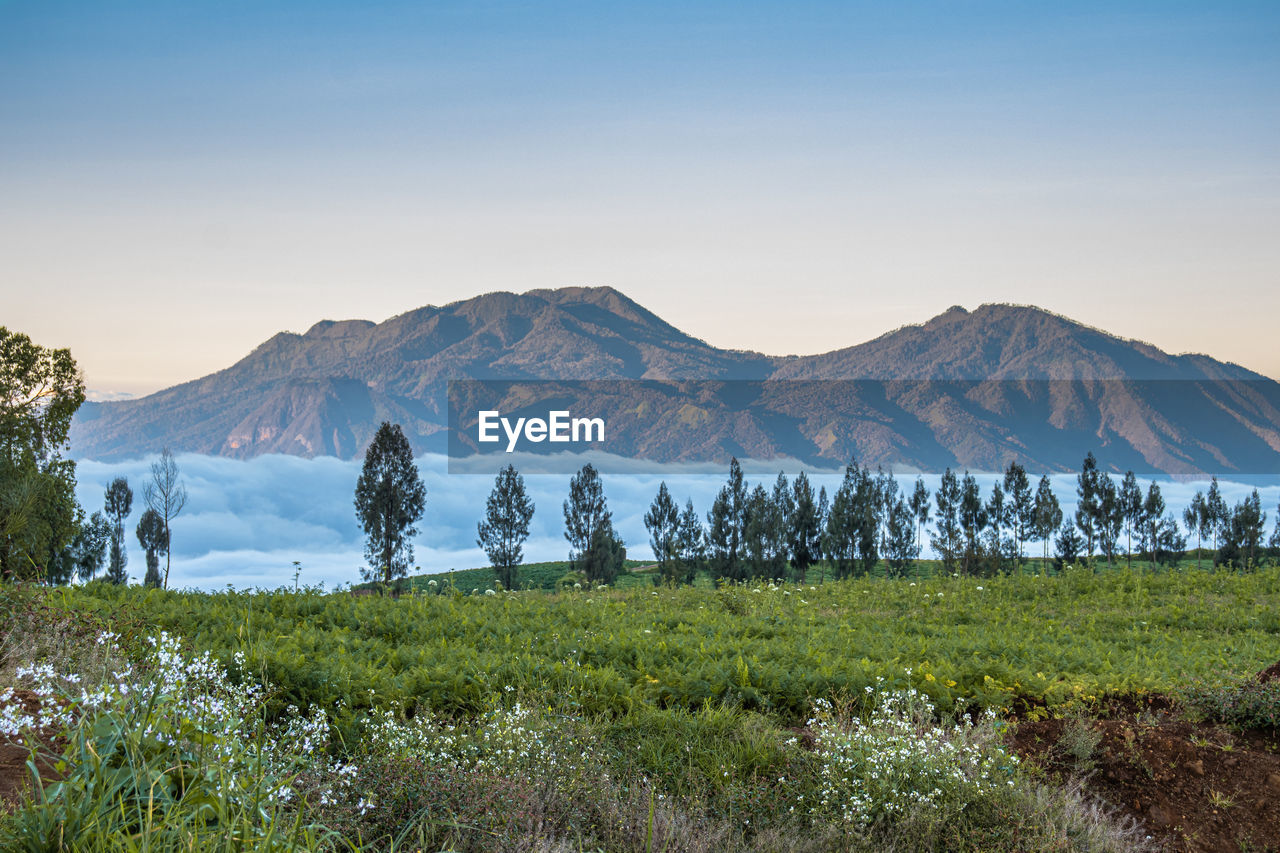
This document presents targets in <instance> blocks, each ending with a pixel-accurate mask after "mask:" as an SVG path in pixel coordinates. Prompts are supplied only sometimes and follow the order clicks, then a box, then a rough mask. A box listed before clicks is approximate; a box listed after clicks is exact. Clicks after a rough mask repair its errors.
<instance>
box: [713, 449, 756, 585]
mask: <svg viewBox="0 0 1280 853" xmlns="http://www.w3.org/2000/svg"><path fill="white" fill-rule="evenodd" d="M746 526H747V487H746V485H745V483H744V482H743V479H742V466H740V465H739V464H738V460H737V459H736V458H733V459H730V460H729V481H728V482H727V483H726V484H725V485H724V486H722V487H721V488H720V492H719V494H717V495H716V499H715V501H714V502H713V503H712V505H711V512H710V513H708V515H707V528H708V529H707V550H708V552H709V557H710V560H711V571H712V572H714V573H715V574H716V575H717V576H718V577H722V578H727V579H729V580H734V581H738V580H744V579H745V578H746V567H745V564H744V560H743V547H742V540H743V537H744V536H745V535H746Z"/></svg>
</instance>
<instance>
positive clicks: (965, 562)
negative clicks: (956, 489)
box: [960, 471, 987, 575]
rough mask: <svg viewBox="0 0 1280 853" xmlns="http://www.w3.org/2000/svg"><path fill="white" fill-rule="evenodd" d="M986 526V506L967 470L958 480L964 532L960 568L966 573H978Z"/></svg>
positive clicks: (961, 522) (975, 482)
mask: <svg viewBox="0 0 1280 853" xmlns="http://www.w3.org/2000/svg"><path fill="white" fill-rule="evenodd" d="M986 526H987V508H986V505H985V504H983V502H982V491H981V490H980V489H979V488H978V481H977V480H976V479H974V476H973V475H972V474H970V473H969V472H968V471H965V472H964V478H963V479H962V480H961V481H960V529H961V531H963V533H964V556H963V558H962V561H961V566H960V570H961V572H963V573H964V574H966V575H971V574H977V573H978V563H979V561H980V560H981V559H982V531H983V530H984V529H985V528H986Z"/></svg>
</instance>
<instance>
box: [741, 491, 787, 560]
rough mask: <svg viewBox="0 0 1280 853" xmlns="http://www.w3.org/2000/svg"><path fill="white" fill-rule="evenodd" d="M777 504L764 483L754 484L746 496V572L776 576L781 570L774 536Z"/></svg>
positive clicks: (777, 529)
mask: <svg viewBox="0 0 1280 853" xmlns="http://www.w3.org/2000/svg"><path fill="white" fill-rule="evenodd" d="M778 515H779V513H778V507H777V505H776V504H774V502H773V500H772V499H771V497H770V495H769V492H768V491H766V490H765V487H764V486H762V485H759V484H757V485H756V487H755V488H754V489H752V490H751V493H750V495H749V496H748V498H747V532H746V536H745V537H744V538H743V545H744V550H745V552H746V558H747V566H748V573H749V575H750V576H751V577H753V578H777V577H778V576H779V574H780V573H781V571H782V566H781V561H780V560H779V559H778V557H779V550H780V549H779V548H778V547H777V546H779V545H781V543H782V540H781V538H780V537H779V536H778V533H780V532H781V525H780V523H779V518H778Z"/></svg>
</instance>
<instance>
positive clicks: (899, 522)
mask: <svg viewBox="0 0 1280 853" xmlns="http://www.w3.org/2000/svg"><path fill="white" fill-rule="evenodd" d="M885 526H886V528H887V529H888V533H889V535H888V538H887V541H886V543H885V546H886V550H885V560H886V562H888V564H889V575H890V576H891V577H903V576H905V575H906V573H907V566H909V565H910V564H911V562H912V561H913V560H914V559H916V557H917V556H918V555H919V553H920V552H919V551H918V550H917V546H916V525H915V513H913V512H912V511H911V507H910V506H909V505H908V504H907V502H906V500H905V499H904V498H898V501H897V502H896V503H895V504H894V505H893V506H891V507H890V508H889V513H888V521H887V523H886V525H885Z"/></svg>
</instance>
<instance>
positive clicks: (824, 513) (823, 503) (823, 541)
mask: <svg viewBox="0 0 1280 853" xmlns="http://www.w3.org/2000/svg"><path fill="white" fill-rule="evenodd" d="M830 519H831V501H830V500H829V499H828V498H827V487H826V486H821V487H819V489H818V529H819V530H820V531H822V533H821V534H820V535H819V536H818V542H819V546H818V547H819V549H820V550H821V551H822V558H821V559H820V560H819V562H818V565H819V567H820V568H819V570H818V583H822V582H823V581H825V580H826V579H827V563H829V562H831V548H830V543H829V542H828V537H827V523H828V521H830Z"/></svg>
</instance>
